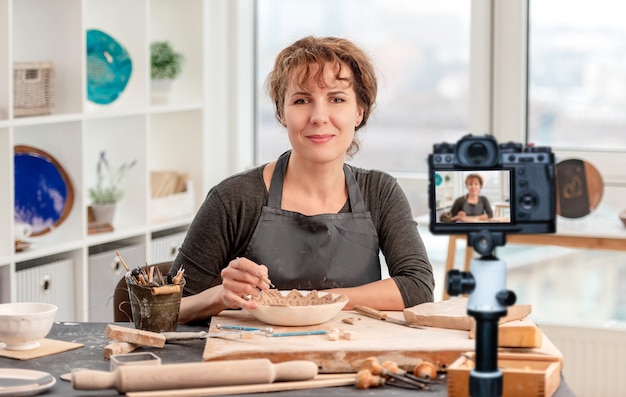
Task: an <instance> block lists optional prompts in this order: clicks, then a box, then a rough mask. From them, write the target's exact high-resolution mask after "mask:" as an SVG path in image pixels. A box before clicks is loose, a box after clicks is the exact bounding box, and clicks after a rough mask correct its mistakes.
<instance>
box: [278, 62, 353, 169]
mask: <svg viewBox="0 0 626 397" xmlns="http://www.w3.org/2000/svg"><path fill="white" fill-rule="evenodd" d="M310 68H311V70H310V73H309V76H311V77H310V78H309V80H308V81H307V82H306V84H304V85H303V86H301V85H300V84H298V81H297V79H296V78H292V79H291V82H290V83H289V85H288V87H287V91H286V94H285V103H284V111H283V117H284V120H283V122H284V125H285V126H286V127H287V132H288V135H289V141H290V142H291V146H292V149H293V152H294V153H295V154H296V155H298V156H301V157H303V158H305V159H306V160H309V161H312V162H317V163H319V162H330V161H333V160H338V159H340V160H341V162H342V163H343V161H344V157H345V154H346V150H347V149H348V147H349V146H350V144H351V143H352V140H353V139H354V131H355V128H356V126H358V125H359V124H360V123H361V120H362V119H363V107H362V106H359V105H358V103H357V98H356V94H355V92H354V88H353V87H352V85H349V83H347V82H345V81H343V80H337V79H336V78H335V72H334V67H333V64H327V65H326V67H325V68H324V74H323V78H324V81H323V82H321V84H320V83H319V82H318V81H317V80H316V79H315V78H314V76H315V74H316V72H317V69H318V67H317V66H316V65H310ZM297 72H299V70H297V71H296V76H297ZM340 77H342V78H352V72H351V70H350V68H348V67H347V66H346V65H342V69H341V75H340Z"/></svg>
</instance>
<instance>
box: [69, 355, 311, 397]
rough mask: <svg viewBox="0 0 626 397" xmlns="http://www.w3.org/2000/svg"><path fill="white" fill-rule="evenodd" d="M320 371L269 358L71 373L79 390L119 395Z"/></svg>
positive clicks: (304, 363)
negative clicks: (111, 390)
mask: <svg viewBox="0 0 626 397" xmlns="http://www.w3.org/2000/svg"><path fill="white" fill-rule="evenodd" d="M317 372H318V368H317V364H315V363H314V362H312V361H287V362H284V363H280V364H273V363H272V362H271V361H269V360H268V359H264V358H262V359H248V360H227V361H215V362H201V363H182V364H165V365H160V366H139V365H138V366H122V367H118V368H116V369H115V370H114V371H112V372H104V371H91V370H85V371H78V372H74V373H72V386H73V387H74V389H76V390H102V389H116V390H117V391H118V392H119V393H126V392H132V391H150V390H167V389H184V388H196V387H207V386H228V385H242V384H254V383H272V382H274V381H299V380H308V379H313V378H314V377H315V376H316V375H317Z"/></svg>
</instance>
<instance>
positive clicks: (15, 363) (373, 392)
mask: <svg viewBox="0 0 626 397" xmlns="http://www.w3.org/2000/svg"><path fill="white" fill-rule="evenodd" d="M117 324H119V325H125V326H129V327H132V325H131V324H129V323H126V324H124V323H117ZM106 326H107V324H106V323H55V324H54V326H53V328H52V331H51V332H50V334H49V335H48V338H49V339H56V340H63V341H68V342H75V343H80V344H84V346H83V347H81V348H78V349H74V350H70V351H66V352H63V353H58V354H55V355H49V356H45V357H41V358H34V359H30V360H15V359H11V358H5V357H0V368H23V369H30V370H37V371H45V372H48V373H50V374H52V375H53V376H54V377H55V378H56V379H57V382H56V384H55V385H54V386H53V387H52V389H50V390H49V391H48V392H47V393H44V394H43V395H45V396H64V397H70V396H83V397H89V396H119V395H120V394H118V393H117V392H116V391H115V390H97V391H77V390H74V389H73V388H72V385H71V384H70V383H69V382H66V381H63V380H60V379H59V376H60V375H62V374H65V373H67V372H70V371H71V370H73V369H76V368H87V369H94V370H102V371H108V370H109V366H110V363H109V361H107V360H104V358H103V349H104V347H105V346H106V345H107V344H108V343H110V342H111V341H110V340H108V339H107V338H106V336H105V328H106ZM206 329H207V326H198V327H191V326H179V327H178V331H201V330H206ZM204 346H205V340H188V341H180V342H176V343H171V344H170V343H168V344H166V345H165V347H164V348H163V349H157V348H147V347H142V348H140V350H137V351H152V352H154V353H155V354H157V355H158V356H159V357H160V358H161V360H162V363H163V364H171V363H181V362H200V361H202V354H203V351H204ZM423 393H427V395H428V396H429V397H444V396H447V395H448V393H447V384H446V383H445V381H444V383H442V384H441V385H439V387H438V389H437V390H436V391H431V392H418V391H415V390H408V389H401V388H397V387H392V386H383V387H379V388H376V389H368V390H367V391H365V390H359V389H357V388H356V387H354V386H341V387H330V388H324V389H308V390H292V391H284V392H272V393H267V392H266V393H262V394H257V395H262V396H274V395H275V396H294V397H299V396H319V395H322V394H323V395H325V396H331V397H332V396H352V395H354V396H362V395H368V396H397V397H402V396H407V397H408V396H416V395H419V394H423ZM573 395H574V394H573V393H572V391H571V390H570V389H569V388H568V386H567V384H566V383H565V382H564V380H561V384H560V387H559V389H558V390H557V391H556V393H555V394H554V396H555V397H572V396H573Z"/></svg>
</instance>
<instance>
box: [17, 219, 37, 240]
mask: <svg viewBox="0 0 626 397" xmlns="http://www.w3.org/2000/svg"><path fill="white" fill-rule="evenodd" d="M32 232H33V227H32V226H31V225H29V224H28V223H16V224H15V240H16V241H22V240H24V239H26V238H28V237H29V236H30V235H31V233H32Z"/></svg>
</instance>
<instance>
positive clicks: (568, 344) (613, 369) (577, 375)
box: [539, 323, 626, 397]
mask: <svg viewBox="0 0 626 397" xmlns="http://www.w3.org/2000/svg"><path fill="white" fill-rule="evenodd" d="M539 327H540V328H541V330H542V331H543V333H544V334H545V335H546V336H547V337H548V339H550V340H551V341H552V343H554V345H555V346H556V347H557V348H558V349H559V350H560V351H561V353H562V354H563V379H564V380H565V382H566V383H567V385H568V386H569V388H570V389H571V390H572V391H573V392H574V394H575V395H576V396H577V397H600V396H602V397H623V396H626V326H621V327H620V326H612V327H586V326H570V325H554V324H541V323H540V324H539Z"/></svg>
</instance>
